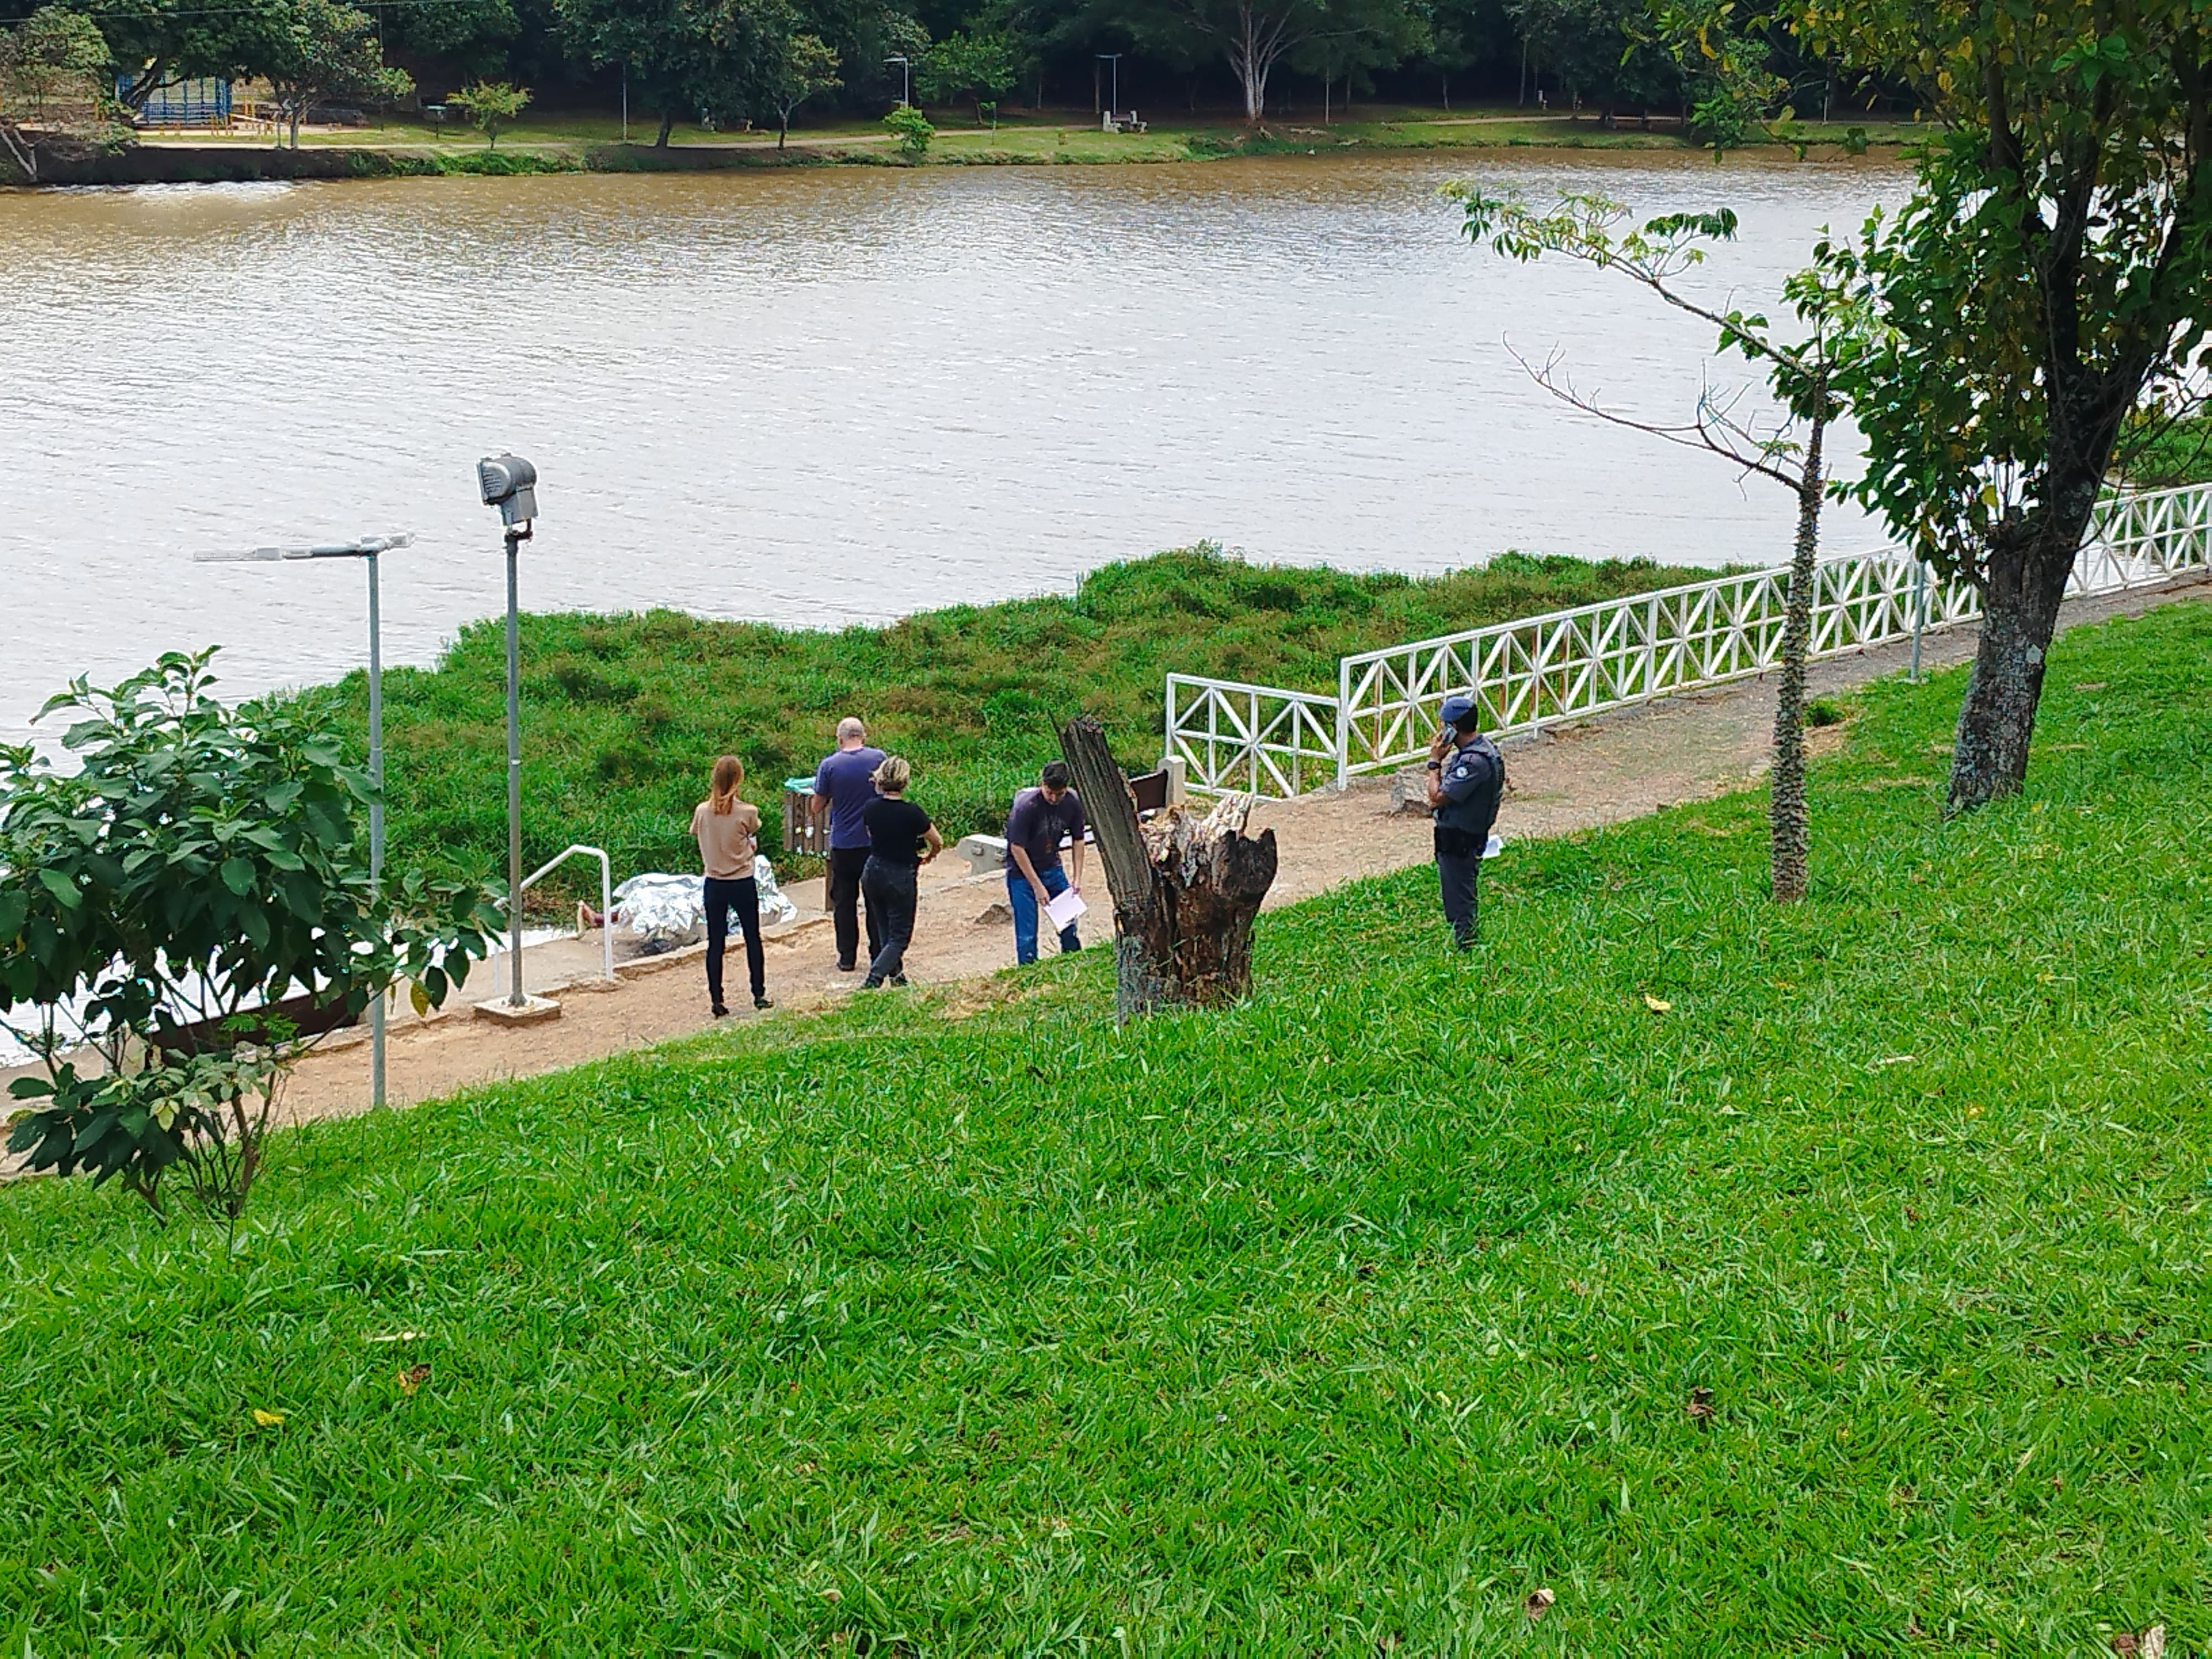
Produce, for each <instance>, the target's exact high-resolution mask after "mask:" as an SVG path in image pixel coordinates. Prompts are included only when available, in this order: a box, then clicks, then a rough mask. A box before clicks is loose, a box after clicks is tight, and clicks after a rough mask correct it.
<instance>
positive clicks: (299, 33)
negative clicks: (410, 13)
mask: <svg viewBox="0 0 2212 1659" xmlns="http://www.w3.org/2000/svg"><path fill="white" fill-rule="evenodd" d="M250 50H251V52H252V58H253V61H252V64H251V67H252V68H253V69H255V70H258V72H259V73H260V74H262V75H264V76H267V77H268V81H269V88H270V94H271V101H272V102H273V103H274V104H275V106H276V110H277V112H278V116H279V118H281V119H282V120H283V122H284V124H285V125H286V126H287V127H288V128H289V131H290V135H291V141H292V148H293V149H299V147H300V123H301V120H303V119H304V118H306V116H307V112H308V111H309V110H310V109H312V108H313V107H315V106H317V105H319V104H326V103H329V102H331V101H332V100H344V99H359V100H364V101H375V102H391V101H393V100H398V99H401V98H404V97H405V96H406V95H407V94H408V93H409V92H410V90H412V89H413V87H414V84H415V83H414V82H412V81H411V80H410V79H409V78H408V76H407V74H406V72H405V71H404V70H396V69H387V68H386V66H385V63H384V48H383V46H382V45H381V43H380V41H379V40H378V39H377V33H376V20H375V19H374V18H372V17H371V16H370V15H368V13H367V12H365V11H357V10H356V9H354V8H353V7H351V6H348V5H342V4H340V3H338V0H285V3H283V6H282V7H281V8H280V9H277V10H276V11H275V12H273V13H270V14H264V15H263V17H262V18H261V20H260V27H259V28H258V31H257V32H256V38H255V39H254V40H252V43H251V46H250Z"/></svg>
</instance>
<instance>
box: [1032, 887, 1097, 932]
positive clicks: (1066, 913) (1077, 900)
mask: <svg viewBox="0 0 2212 1659" xmlns="http://www.w3.org/2000/svg"><path fill="white" fill-rule="evenodd" d="M1089 908H1091V907H1090V906H1089V905H1087V904H1085V902H1083V895H1082V894H1080V893H1079V892H1077V891H1076V890H1074V889H1073V888H1070V889H1069V890H1067V891H1066V892H1064V893H1061V894H1060V895H1059V896H1056V897H1054V898H1049V899H1047V900H1046V901H1045V906H1044V913H1045V915H1048V916H1050V917H1051V918H1052V925H1053V926H1054V927H1066V926H1067V925H1068V924H1069V923H1070V922H1072V921H1074V920H1075V919H1076V917H1078V916H1079V915H1082V914H1083V913H1084V912H1085V910H1088V909H1089Z"/></svg>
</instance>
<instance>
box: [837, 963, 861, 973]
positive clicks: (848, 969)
mask: <svg viewBox="0 0 2212 1659" xmlns="http://www.w3.org/2000/svg"><path fill="white" fill-rule="evenodd" d="M837 971H838V972H839V973H841V974H854V973H858V972H859V971H860V963H857V962H841V963H838V964H837Z"/></svg>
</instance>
